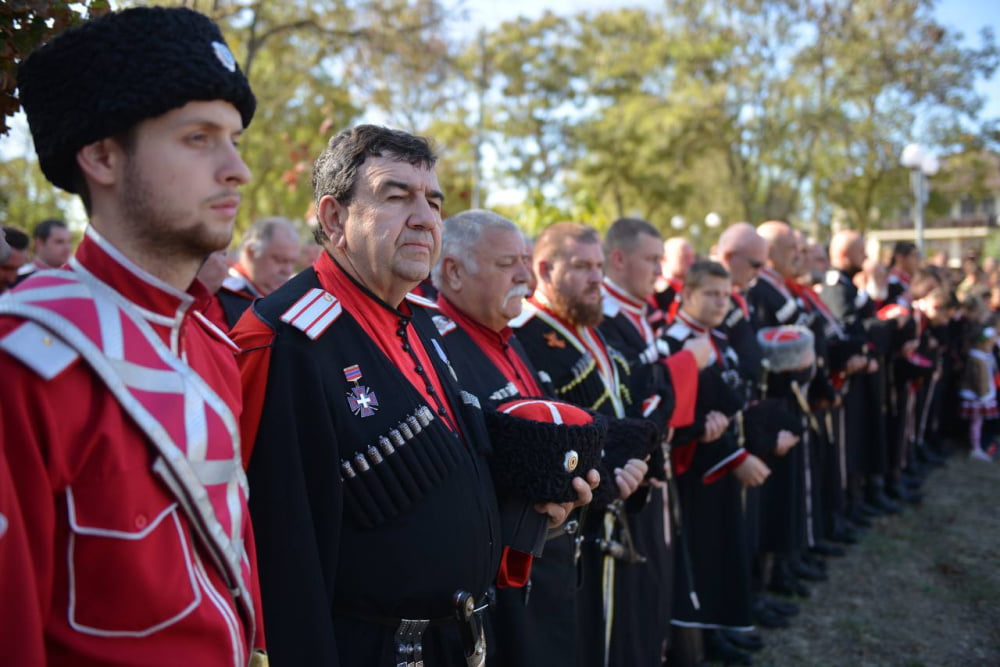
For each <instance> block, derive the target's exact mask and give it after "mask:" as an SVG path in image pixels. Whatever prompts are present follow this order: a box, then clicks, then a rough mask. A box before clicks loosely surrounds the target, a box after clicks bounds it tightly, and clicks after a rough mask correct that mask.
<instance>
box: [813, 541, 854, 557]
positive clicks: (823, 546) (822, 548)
mask: <svg viewBox="0 0 1000 667" xmlns="http://www.w3.org/2000/svg"><path fill="white" fill-rule="evenodd" d="M831 539H834V538H831ZM834 541H835V542H836V541H839V540H836V539H834ZM854 542H857V539H855V540H854ZM854 542H845V543H846V544H854ZM809 549H810V551H812V552H813V553H814V554H819V555H820V556H837V557H839V556H844V555H846V554H847V549H845V548H844V547H842V546H839V545H837V544H830V543H829V542H825V541H823V540H817V541H816V544H814V545H812V546H811V547H809Z"/></svg>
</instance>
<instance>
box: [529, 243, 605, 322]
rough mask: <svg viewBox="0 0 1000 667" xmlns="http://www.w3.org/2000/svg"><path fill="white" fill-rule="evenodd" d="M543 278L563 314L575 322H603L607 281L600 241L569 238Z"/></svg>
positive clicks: (548, 294) (552, 300)
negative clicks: (605, 282) (602, 286)
mask: <svg viewBox="0 0 1000 667" xmlns="http://www.w3.org/2000/svg"><path fill="white" fill-rule="evenodd" d="M539 279H540V281H541V283H542V285H543V286H544V293H545V296H547V297H548V298H549V300H550V301H551V302H552V304H553V306H554V307H555V309H556V311H557V312H558V314H559V315H560V316H562V317H564V318H566V319H568V320H569V321H570V322H571V323H573V324H579V325H583V326H597V325H598V324H600V322H601V316H602V313H601V307H602V299H603V297H602V294H601V281H602V280H604V252H603V250H602V249H601V244H600V243H588V242H581V241H567V242H566V244H565V246H564V247H563V249H562V252H561V253H560V254H558V255H556V256H555V257H554V258H553V259H552V260H550V264H549V267H548V274H547V275H546V276H542V275H540V276H539Z"/></svg>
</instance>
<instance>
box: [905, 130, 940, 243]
mask: <svg viewBox="0 0 1000 667" xmlns="http://www.w3.org/2000/svg"><path fill="white" fill-rule="evenodd" d="M899 161H900V162H901V163H902V165H903V166H904V167H906V168H907V169H909V170H910V188H911V189H912V190H913V220H914V225H915V227H916V229H915V231H916V235H917V249H918V250H919V251H920V254H921V255H923V254H924V205H925V204H926V203H927V177H928V176H933V175H934V174H936V173H937V172H938V169H939V168H940V164H939V163H938V159H937V157H936V156H935V155H934V154H933V153H931V152H930V151H928V150H927V149H925V148H924V147H923V146H921V145H920V144H907V146H906V148H904V149H903V154H902V155H901V156H900V158H899Z"/></svg>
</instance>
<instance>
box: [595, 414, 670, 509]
mask: <svg viewBox="0 0 1000 667" xmlns="http://www.w3.org/2000/svg"><path fill="white" fill-rule="evenodd" d="M605 419H607V421H608V437H607V438H606V440H605V442H604V458H603V459H602V461H601V462H602V464H603V465H604V469H603V471H602V472H601V484H600V486H598V487H597V488H596V489H595V490H594V505H596V506H598V507H600V506H603V505H607V504H608V503H610V502H611V501H612V500H614V499H615V498H617V497H618V493H619V491H618V484H617V483H616V482H615V468H623V467H625V464H626V463H628V462H629V460H630V459H639V460H644V459H645V458H646V457H647V456H650V455H654V456H652V460H651V461H650V473H651V474H650V475H648V476H653V477H656V476H657V472H656V471H657V466H659V469H660V470H662V468H663V457H662V454H660V455H656V452H657V450H659V449H660V441H661V440H662V437H663V436H662V434H661V432H660V429H659V428H658V427H657V426H656V424H655V423H654V422H652V421H651V420H649V419H636V418H625V419H613V418H605ZM659 476H660V477H662V475H659Z"/></svg>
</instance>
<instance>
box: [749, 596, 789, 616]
mask: <svg viewBox="0 0 1000 667" xmlns="http://www.w3.org/2000/svg"><path fill="white" fill-rule="evenodd" d="M758 600H759V601H760V603H761V604H763V605H764V606H765V607H767V608H768V609H770V610H772V611H774V612H777V613H778V614H781V615H782V616H788V617H792V616H798V615H799V605H797V604H795V603H794V602H786V601H785V600H776V599H774V598H769V597H767V596H766V595H761V596H760V597H759V598H758Z"/></svg>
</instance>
